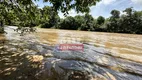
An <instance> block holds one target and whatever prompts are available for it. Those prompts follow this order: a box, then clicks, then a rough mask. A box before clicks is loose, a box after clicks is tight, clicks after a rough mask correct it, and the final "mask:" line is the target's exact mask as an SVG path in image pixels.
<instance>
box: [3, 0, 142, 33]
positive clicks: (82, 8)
mask: <svg viewBox="0 0 142 80" xmlns="http://www.w3.org/2000/svg"><path fill="white" fill-rule="evenodd" d="M7 1H11V0H4V2H0V3H1V5H0V26H1V27H0V32H2V31H3V29H2V27H3V26H4V24H6V25H15V26H18V27H35V26H39V27H41V28H56V29H68V30H84V31H103V32H117V33H133V34H142V11H135V10H133V8H126V9H125V10H124V11H123V12H124V13H125V14H122V15H120V11H118V10H112V11H111V12H110V14H111V16H110V17H109V18H104V17H103V16H99V17H98V18H97V19H94V18H93V17H92V16H91V15H89V14H87V13H88V12H89V6H92V5H95V3H96V2H97V1H100V0H89V1H88V0H82V1H79V2H78V0H75V1H76V3H74V4H72V0H69V2H68V1H67V2H66V0H63V1H55V0H45V1H50V2H51V3H52V4H53V6H52V7H49V6H45V7H44V8H42V9H41V8H38V7H37V6H36V5H34V3H33V2H32V0H28V1H23V0H20V1H18V2H17V4H19V5H18V6H17V5H15V3H14V4H13V2H11V4H10V3H9V2H7ZM64 1H65V2H64ZM80 3H81V4H82V5H80ZM62 4H64V5H68V6H63V5H62ZM75 8H76V11H77V12H83V13H84V12H87V13H85V15H83V16H81V15H77V16H75V17H71V16H67V17H66V18H65V19H61V18H60V17H59V16H58V11H59V10H60V11H62V12H63V13H65V14H64V15H65V16H66V14H68V11H69V10H71V9H75Z"/></svg>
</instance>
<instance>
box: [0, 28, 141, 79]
mask: <svg viewBox="0 0 142 80" xmlns="http://www.w3.org/2000/svg"><path fill="white" fill-rule="evenodd" d="M15 28H16V27H13V26H8V27H5V31H6V32H7V34H4V35H0V42H1V45H0V52H1V54H0V58H1V59H0V80H142V40H141V39H142V35H135V34H118V33H104V32H86V31H73V30H56V29H40V28H37V32H36V33H27V34H25V35H24V36H20V35H19V34H18V33H17V32H15V31H14V29H15ZM59 44H83V45H84V51H83V52H81V51H65V52H61V51H57V50H55V45H59Z"/></svg>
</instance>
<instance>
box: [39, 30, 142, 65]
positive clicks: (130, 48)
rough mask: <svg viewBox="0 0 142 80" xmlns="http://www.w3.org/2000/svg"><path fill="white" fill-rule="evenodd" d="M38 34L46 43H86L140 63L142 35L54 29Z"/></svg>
mask: <svg viewBox="0 0 142 80" xmlns="http://www.w3.org/2000/svg"><path fill="white" fill-rule="evenodd" d="M38 32H40V33H37V35H38V36H39V37H40V38H41V39H43V40H44V41H47V43H53V44H61V43H87V44H91V45H94V46H96V47H104V48H106V49H108V50H110V52H111V53H112V55H114V56H119V57H120V56H121V57H123V58H127V59H130V60H133V59H135V60H134V61H137V59H139V60H140V62H142V57H140V55H142V40H141V39H142V35H134V34H117V33H103V32H85V31H73V30H71V31H70V30H56V29H38ZM127 55H130V56H133V58H130V57H127ZM136 57H137V59H136Z"/></svg>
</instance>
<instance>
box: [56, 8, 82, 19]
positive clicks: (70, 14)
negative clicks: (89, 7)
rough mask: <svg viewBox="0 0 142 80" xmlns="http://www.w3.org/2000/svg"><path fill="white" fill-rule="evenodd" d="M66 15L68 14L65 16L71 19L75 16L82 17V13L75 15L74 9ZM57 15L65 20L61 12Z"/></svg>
mask: <svg viewBox="0 0 142 80" xmlns="http://www.w3.org/2000/svg"><path fill="white" fill-rule="evenodd" d="M68 13H69V14H68V15H67V16H72V17H74V16H76V15H83V14H82V13H77V12H76V11H75V10H74V9H72V10H70V11H69V12H68ZM58 15H59V16H60V17H61V18H65V16H64V13H62V12H59V14H58Z"/></svg>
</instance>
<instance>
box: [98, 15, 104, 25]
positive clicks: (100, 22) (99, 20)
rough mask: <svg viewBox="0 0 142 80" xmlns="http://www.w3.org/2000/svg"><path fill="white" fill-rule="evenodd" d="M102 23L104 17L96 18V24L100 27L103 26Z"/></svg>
mask: <svg viewBox="0 0 142 80" xmlns="http://www.w3.org/2000/svg"><path fill="white" fill-rule="evenodd" d="M104 22H105V18H104V17H102V16H99V17H98V18H97V24H99V25H101V24H104Z"/></svg>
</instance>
